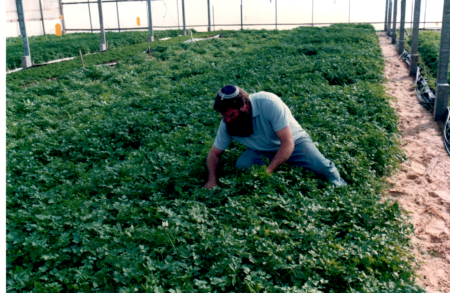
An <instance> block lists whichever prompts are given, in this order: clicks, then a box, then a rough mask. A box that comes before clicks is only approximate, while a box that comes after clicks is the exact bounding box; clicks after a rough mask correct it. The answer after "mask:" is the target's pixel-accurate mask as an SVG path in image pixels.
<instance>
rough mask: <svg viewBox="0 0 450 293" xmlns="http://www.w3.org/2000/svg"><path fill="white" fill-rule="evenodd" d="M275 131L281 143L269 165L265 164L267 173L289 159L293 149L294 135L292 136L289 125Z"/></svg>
mask: <svg viewBox="0 0 450 293" xmlns="http://www.w3.org/2000/svg"><path fill="white" fill-rule="evenodd" d="M275 133H276V135H277V136H278V138H279V139H280V141H281V145H280V148H279V149H278V151H277V153H276V154H275V157H274V158H273V159H272V161H271V162H270V164H269V166H267V173H272V172H273V171H275V170H276V169H277V168H278V167H280V166H281V165H282V164H283V163H284V162H286V161H287V159H289V157H290V156H291V154H292V152H293V151H294V137H293V136H292V132H291V127H290V126H289V125H288V126H286V127H285V128H283V129H281V130H279V131H277V132H275Z"/></svg>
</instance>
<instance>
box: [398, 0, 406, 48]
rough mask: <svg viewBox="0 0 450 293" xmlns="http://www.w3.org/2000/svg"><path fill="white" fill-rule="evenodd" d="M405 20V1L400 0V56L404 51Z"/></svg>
mask: <svg viewBox="0 0 450 293" xmlns="http://www.w3.org/2000/svg"><path fill="white" fill-rule="evenodd" d="M405 18H406V0H402V3H401V16H400V40H399V42H398V53H399V54H402V53H403V51H404V50H405Z"/></svg>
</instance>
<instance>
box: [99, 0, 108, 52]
mask: <svg viewBox="0 0 450 293" xmlns="http://www.w3.org/2000/svg"><path fill="white" fill-rule="evenodd" d="M98 18H99V21H100V31H101V35H102V43H101V44H100V52H103V51H106V37H105V28H104V27H103V10H102V0H98Z"/></svg>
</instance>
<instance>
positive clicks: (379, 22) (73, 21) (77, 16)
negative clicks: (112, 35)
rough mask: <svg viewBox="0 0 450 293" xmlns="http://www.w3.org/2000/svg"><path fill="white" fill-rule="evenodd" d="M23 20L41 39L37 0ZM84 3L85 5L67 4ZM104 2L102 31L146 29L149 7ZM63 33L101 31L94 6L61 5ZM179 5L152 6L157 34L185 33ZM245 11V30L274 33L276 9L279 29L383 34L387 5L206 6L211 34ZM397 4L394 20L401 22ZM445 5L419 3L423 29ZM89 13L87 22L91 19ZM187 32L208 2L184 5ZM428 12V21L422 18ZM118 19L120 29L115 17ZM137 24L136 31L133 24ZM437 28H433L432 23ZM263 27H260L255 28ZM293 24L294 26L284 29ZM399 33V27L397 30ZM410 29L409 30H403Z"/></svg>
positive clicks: (234, 25) (10, 2) (235, 25)
mask: <svg viewBox="0 0 450 293" xmlns="http://www.w3.org/2000/svg"><path fill="white" fill-rule="evenodd" d="M22 1H23V3H24V5H23V6H24V11H25V17H26V19H27V23H26V26H27V33H28V35H30V36H31V35H40V34H43V30H42V22H41V21H40V19H41V14H40V9H39V0H22ZM40 1H42V4H43V14H44V19H45V21H44V24H45V31H46V33H48V34H50V33H54V32H55V24H56V23H61V20H60V19H59V1H58V0H40ZM80 1H84V2H86V3H85V4H69V3H71V2H72V3H73V2H80ZM105 1H108V0H104V2H103V6H102V7H103V19H104V27H105V29H106V30H116V31H117V30H118V28H119V25H120V28H121V29H141V30H143V29H147V28H148V15H147V11H148V9H147V1H119V2H117V4H116V2H105ZM62 2H63V3H64V4H63V5H62V6H63V12H64V20H65V24H66V29H69V31H68V32H69V33H70V32H74V31H72V30H73V29H78V30H80V31H90V29H91V24H92V29H93V30H94V32H98V31H99V29H100V24H99V17H98V4H97V1H95V0H94V1H90V2H91V3H90V4H88V3H87V2H88V1H87V0H62ZM181 2H182V1H181V0H152V20H153V26H154V29H155V30H161V29H168V28H169V27H171V28H172V29H176V28H178V27H179V28H180V29H182V28H183V17H182V4H181ZM241 2H242V5H243V24H244V28H248V29H261V28H266V29H274V28H275V4H276V3H277V16H278V17H277V19H278V21H277V23H278V29H291V28H294V27H297V26H299V25H300V24H303V25H311V24H312V23H313V22H314V25H321V24H329V23H337V22H341V23H347V22H352V23H355V22H364V23H367V22H368V23H373V24H374V26H375V28H376V29H377V30H381V29H383V28H384V17H385V5H386V0H371V1H361V0H301V1H299V0H226V1H225V0H210V6H211V10H210V11H211V26H213V29H215V30H219V29H240V27H241V25H240V23H241V16H240V13H241V10H240V5H241ZM392 2H394V1H392ZM400 2H401V0H398V3H399V4H398V5H399V9H398V17H397V21H398V22H399V21H400ZM412 2H413V0H407V5H406V7H407V10H406V21H407V22H410V21H411V17H410V16H411V12H412ZM443 3H444V0H429V1H422V8H421V11H422V13H421V21H422V22H423V21H424V20H426V21H427V22H428V23H427V24H422V23H421V28H422V27H424V26H426V27H427V28H432V27H440V26H441V24H440V22H441V21H442V8H443ZM89 7H90V12H91V19H90V18H89ZM6 8H7V9H6V16H7V19H6V36H7V37H8V36H18V35H20V30H19V25H18V23H17V9H16V4H15V0H6ZM185 11H186V27H187V28H195V29H196V30H198V31H206V30H207V25H208V10H207V0H185ZM425 11H426V15H425ZM117 14H119V23H118V16H117ZM137 17H139V18H140V26H138V24H137ZM436 22H438V24H437V25H436V24H435V23H436ZM258 24H261V25H258ZM285 24H292V25H285ZM397 27H399V25H397ZM406 27H407V28H408V27H409V24H407V25H406Z"/></svg>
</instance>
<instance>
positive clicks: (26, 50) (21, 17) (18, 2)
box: [16, 0, 32, 69]
mask: <svg viewBox="0 0 450 293" xmlns="http://www.w3.org/2000/svg"><path fill="white" fill-rule="evenodd" d="M16 5H17V15H18V16H19V26H20V34H21V35H22V39H23V49H24V53H25V56H22V67H23V69H27V68H28V67H31V66H32V63H31V56H30V45H29V43H28V36H27V28H26V26H25V16H24V14H23V6H22V0H16Z"/></svg>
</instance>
